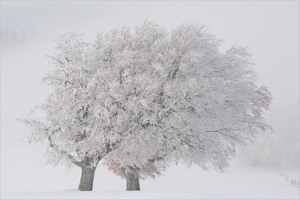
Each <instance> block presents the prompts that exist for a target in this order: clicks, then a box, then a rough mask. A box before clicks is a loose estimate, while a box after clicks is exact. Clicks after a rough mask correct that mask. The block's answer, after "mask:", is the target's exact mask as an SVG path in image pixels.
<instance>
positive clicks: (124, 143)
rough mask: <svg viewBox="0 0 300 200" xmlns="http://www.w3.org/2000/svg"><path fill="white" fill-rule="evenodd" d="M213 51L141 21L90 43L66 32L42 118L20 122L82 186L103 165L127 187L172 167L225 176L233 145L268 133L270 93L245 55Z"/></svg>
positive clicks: (205, 35) (180, 32) (213, 44)
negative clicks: (78, 173)
mask: <svg viewBox="0 0 300 200" xmlns="http://www.w3.org/2000/svg"><path fill="white" fill-rule="evenodd" d="M219 45H220V41H219V40H217V39H216V38H215V37H214V36H213V35H211V34H210V33H209V32H208V31H207V28H206V27H200V26H197V25H190V24H188V25H182V26H179V27H178V28H176V29H174V30H172V31H166V30H165V29H164V28H163V27H161V26H160V25H158V24H156V23H153V22H145V23H144V24H143V25H141V26H138V27H136V28H135V30H131V29H130V28H128V27H124V28H122V29H119V30H117V29H113V30H110V31H109V32H108V33H106V34H99V35H98V37H97V39H96V41H95V42H94V43H93V44H87V43H86V42H84V40H83V39H82V37H81V36H80V35H78V34H74V33H68V34H64V35H62V36H61V39H60V40H59V41H58V48H57V50H56V53H55V54H54V55H53V56H52V60H53V61H54V63H55V65H56V67H57V69H56V70H55V71H54V73H53V74H51V75H49V76H47V77H46V79H47V81H49V82H50V83H51V84H52V85H53V86H54V91H53V93H52V94H51V95H50V97H49V98H48V101H47V103H46V104H45V105H43V106H42V109H43V110H44V111H45V112H46V116H47V117H46V119H45V120H43V121H42V120H33V119H32V118H31V119H30V120H28V119H27V120H26V122H27V123H28V124H30V125H31V127H32V133H33V134H32V135H33V136H35V137H36V138H38V139H40V140H42V139H47V140H48V144H49V152H51V155H52V158H54V160H55V161H62V160H63V161H67V162H69V163H73V164H75V165H78V166H80V167H82V168H83V173H82V179H83V182H84V184H83V185H86V184H85V182H88V183H89V184H87V185H89V186H91V185H92V182H93V175H94V172H95V168H96V166H97V164H98V162H99V160H101V159H102V158H104V160H105V162H104V163H105V164H106V165H107V166H108V168H109V169H110V170H112V171H113V172H115V173H116V174H118V175H120V176H122V177H124V178H126V183H127V190H139V189H140V185H139V179H140V178H147V177H155V176H156V175H159V174H160V172H161V171H162V170H164V169H165V168H166V167H167V166H168V165H169V164H171V163H174V162H176V163H177V162H182V163H184V164H187V165H192V164H198V165H199V166H200V167H202V168H204V169H208V168H214V169H217V170H223V168H224V167H226V166H227V165H228V163H227V162H228V160H229V159H230V157H232V156H233V155H234V150H235V147H236V145H243V144H245V143H246V142H248V141H250V140H251V139H252V138H253V137H254V136H255V135H256V134H257V133H259V132H260V131H264V130H266V129H267V128H269V126H268V125H267V124H266V123H265V121H264V119H263V117H262V114H263V111H264V110H266V109H268V108H269V104H270V101H271V95H270V93H269V92H268V90H267V89H266V88H265V87H258V86H257V85H256V79H257V77H256V75H255V73H254V72H253V70H252V69H251V66H252V64H251V62H250V61H249V55H248V53H247V50H246V49H245V48H238V47H233V48H231V49H230V50H228V51H227V52H225V53H221V52H220V51H219V50H218V46H219ZM84 177H85V178H84ZM80 185H81V184H80ZM80 187H81V186H80ZM80 187H79V188H80ZM87 188H88V189H91V187H87ZM85 189H86V188H85Z"/></svg>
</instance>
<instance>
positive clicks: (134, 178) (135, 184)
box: [125, 172, 141, 191]
mask: <svg viewBox="0 0 300 200" xmlns="http://www.w3.org/2000/svg"><path fill="white" fill-rule="evenodd" d="M125 177H126V190H127V191H130V190H131V191H132V190H136V191H137V190H141V189H140V181H139V177H138V174H137V173H136V172H133V173H127V174H126V175H125Z"/></svg>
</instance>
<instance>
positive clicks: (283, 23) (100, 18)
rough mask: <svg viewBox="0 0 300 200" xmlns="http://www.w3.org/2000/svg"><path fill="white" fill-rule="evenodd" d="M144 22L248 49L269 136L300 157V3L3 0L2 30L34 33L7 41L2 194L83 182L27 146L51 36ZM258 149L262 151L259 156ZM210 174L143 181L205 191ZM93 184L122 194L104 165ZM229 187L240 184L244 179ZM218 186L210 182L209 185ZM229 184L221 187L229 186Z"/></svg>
mask: <svg viewBox="0 0 300 200" xmlns="http://www.w3.org/2000/svg"><path fill="white" fill-rule="evenodd" d="M146 19H148V20H154V21H156V22H159V23H160V24H162V25H164V26H167V27H168V28H170V29H171V28H173V27H175V26H177V25H179V24H181V23H197V24H206V25H208V26H209V28H210V32H212V33H213V34H215V35H216V36H217V37H218V38H219V39H222V40H223V44H222V47H221V49H222V51H225V50H226V49H228V48H229V47H230V46H232V45H235V44H236V45H242V46H248V47H249V48H250V52H252V54H253V55H252V58H253V62H254V63H255V66H254V69H255V71H256V72H257V73H258V75H259V77H260V80H259V83H260V84H263V85H266V86H267V87H268V88H269V89H270V91H271V93H272V95H273V97H274V99H273V102H272V106H271V110H270V111H268V112H267V113H266V115H265V116H266V119H267V121H268V123H269V124H270V125H271V126H272V127H273V129H274V133H267V134H268V135H270V138H272V137H274V136H272V135H274V134H277V135H279V136H278V137H279V138H281V139H282V144H284V145H285V146H284V148H281V149H280V152H279V153H280V154H281V157H286V156H288V155H291V154H292V156H294V157H295V158H296V157H298V159H299V157H300V152H299V148H297V147H295V148H294V149H291V148H290V147H292V146H295V144H299V142H298V143H295V142H296V141H293V139H291V138H295V140H297V139H298V141H299V123H300V119H299V2H298V1H287V2H284V1H273V2H272V1H254V2H249V1H244V2H243V1H242V2H239V1H224V2H221V1H212V2H208V1H199V2H196V1H191V2H180V1H174V2H172V1H165V2H159V1H153V2H148V1H142V2H138V1H125V2H118V1H112V2H106V1H62V2H60V1H46V2H42V1H24V2H22V1H1V33H3V32H4V31H5V30H6V29H7V30H10V31H11V30H15V31H16V33H17V35H19V36H20V35H21V32H22V30H23V29H24V30H25V31H26V32H27V36H28V39H27V40H26V41H19V42H11V43H7V41H4V40H3V39H1V190H4V191H38V190H64V189H71V188H76V187H77V184H78V181H79V175H80V170H79V169H77V168H76V167H74V169H73V168H72V169H71V170H66V169H65V168H64V167H63V166H62V167H61V166H58V167H56V168H53V166H52V165H47V164H46V159H45V158H44V152H43V151H44V146H43V145H36V144H29V143H28V141H27V136H26V132H27V131H28V130H27V129H26V127H25V126H24V125H23V124H21V123H19V122H18V121H17V118H20V117H24V116H25V115H26V114H27V113H28V112H29V111H30V109H31V108H33V107H34V106H35V105H38V104H40V103H42V101H43V100H44V99H45V97H46V96H47V94H48V93H49V91H50V88H49V87H47V86H46V85H43V84H42V83H41V78H42V77H43V76H44V75H45V74H46V73H47V72H49V71H51V69H52V66H51V65H50V64H49V63H48V61H47V58H46V57H45V55H46V54H48V53H50V52H51V50H52V47H53V45H54V44H53V42H51V40H50V39H51V38H52V37H55V36H57V35H58V34H59V32H61V31H65V30H76V31H79V32H83V33H86V35H87V37H88V38H89V39H90V40H92V39H93V38H94V37H95V35H96V33H97V32H101V31H107V30H109V29H110V28H119V27H121V26H122V25H130V26H134V25H137V24H141V23H143V22H144V21H145V20H146ZM31 31H35V32H36V37H35V38H31V39H29V34H30V32H31ZM268 135H267V136H264V137H268ZM285 138H289V139H288V140H285ZM266 140H268V138H267V139H266ZM273 141H274V142H275V140H273ZM277 142H278V140H277ZM279 143H281V141H280V142H279ZM264 145H265V143H264V142H262V143H258V144H257V145H256V146H257V148H256V147H251V148H250V149H252V150H249V153H248V154H247V156H245V155H243V154H239V160H238V161H239V162H238V161H237V163H239V164H237V163H234V166H235V168H233V169H235V172H236V173H235V174H236V175H237V176H242V175H241V174H242V172H243V166H244V167H245V164H249V163H252V162H245V163H244V165H242V164H241V163H242V162H244V161H245V160H248V161H249V160H250V161H251V160H255V159H256V158H257V157H259V155H260V154H262V152H263V151H266V150H265V149H266V148H267V149H268V148H269V147H264ZM266 145H271V146H272V143H271V144H267V143H266ZM275 146H276V144H275ZM299 146H300V145H299ZM253 148H254V150H253ZM255 149H256V150H257V149H263V150H262V151H259V152H257V151H255ZM245 151H247V149H245ZM274 152H276V153H278V151H274ZM264 155H266V156H270V158H269V157H265V158H263V159H261V160H260V162H263V161H265V162H269V164H272V163H273V161H274V159H275V160H276V156H278V155H274V154H272V151H271V153H266V154H264ZM295 155H296V156H295ZM240 157H243V158H240ZM271 157H275V158H271ZM281 164H282V163H281ZM298 164H299V160H298V162H297V160H296V162H295V163H292V164H291V165H281V167H286V168H287V167H299V165H298ZM229 170H230V169H229ZM205 173H206V172H203V171H202V170H200V169H198V168H197V167H192V169H186V168H184V167H182V166H177V167H173V168H171V169H170V170H169V171H167V172H166V173H165V176H162V177H160V178H158V180H157V182H154V181H151V180H149V181H143V182H142V183H141V184H142V190H143V189H145V190H146V191H156V190H162V188H163V189H168V190H170V191H172V190H178V189H180V188H184V189H186V190H190V191H192V190H196V189H197V188H199V190H201V187H204V185H201V184H200V183H203V182H199V179H202V178H204V179H206V180H209V179H212V178H214V179H217V177H219V176H217V175H212V176H208V175H206V174H205ZM232 173H233V174H234V172H232ZM178 174H179V175H178ZM193 174H196V175H193ZM229 174H230V173H229ZM177 176H179V177H181V179H182V180H185V181H188V182H187V183H186V182H182V183H177V184H174V183H173V184H172V182H174V181H176V180H179V179H177ZM221 176H223V177H224V175H221ZM226 176H227V177H229V176H228V175H226ZM95 179H96V182H95V188H96V189H98V190H123V189H124V180H121V179H120V178H118V177H116V176H115V175H113V174H111V173H110V172H108V171H107V170H106V168H105V167H104V166H102V165H101V164H100V165H99V167H98V169H97V174H96V176H95ZM229 179H230V178H228V179H226V180H229ZM57 180H58V181H57ZM220 180H223V179H220ZM298 180H299V178H298ZM271 182H272V181H270V183H271ZM230 183H232V184H237V183H239V184H242V182H241V181H231V182H230ZM197 184H198V186H197ZM214 184H215V182H208V185H211V186H212V185H214ZM226 184H227V183H226V182H223V183H218V184H217V185H218V187H224V186H225V185H226ZM211 188H213V187H211Z"/></svg>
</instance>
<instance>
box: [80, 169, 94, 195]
mask: <svg viewBox="0 0 300 200" xmlns="http://www.w3.org/2000/svg"><path fill="white" fill-rule="evenodd" d="M95 170H96V167H92V168H89V167H86V166H82V167H81V178H80V183H79V187H78V189H79V190H80V191H92V190H93V182H94V175H95Z"/></svg>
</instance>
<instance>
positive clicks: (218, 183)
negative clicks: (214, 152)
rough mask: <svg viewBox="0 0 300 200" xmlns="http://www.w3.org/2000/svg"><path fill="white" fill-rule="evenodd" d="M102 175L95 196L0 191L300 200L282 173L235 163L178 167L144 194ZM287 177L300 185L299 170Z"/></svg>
mask: <svg viewBox="0 0 300 200" xmlns="http://www.w3.org/2000/svg"><path fill="white" fill-rule="evenodd" d="M99 172H100V173H98V174H97V175H96V180H95V185H94V191H92V192H81V191H78V190H76V189H75V188H74V189H65V190H56V191H55V190H53V191H49V190H44V191H43V190H37V191H12V190H11V191H1V199H299V188H297V187H294V186H292V185H291V184H290V182H288V181H287V180H286V179H285V178H284V177H282V176H281V175H280V173H279V171H277V170H275V169H274V170H272V169H270V168H258V167H249V166H248V167H247V166H244V165H242V164H240V163H238V162H234V163H232V167H231V168H229V170H228V172H226V173H224V174H222V173H216V172H212V171H203V170H201V169H199V168H198V167H192V168H191V169H187V168H184V167H183V166H175V167H172V168H171V169H169V170H168V171H167V172H166V173H165V174H164V175H163V176H161V177H159V178H158V179H157V180H145V181H141V188H142V191H138V192H127V191H124V189H125V181H124V180H122V179H119V178H116V177H115V176H114V175H113V174H110V173H107V172H105V169H104V168H103V167H102V166H100V168H99ZM286 174H288V176H289V178H290V179H296V180H298V181H299V171H298V170H289V171H287V172H286ZM74 175H75V174H74ZM78 175H79V174H77V176H78ZM66 177H67V176H66ZM78 178H79V177H78ZM107 180H112V181H111V182H110V181H108V182H107ZM52 181H53V180H52ZM45 182H47V181H45ZM106 183H107V184H106ZM41 184H47V183H41ZM76 184H77V183H76ZM109 188H111V189H113V190H109Z"/></svg>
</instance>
